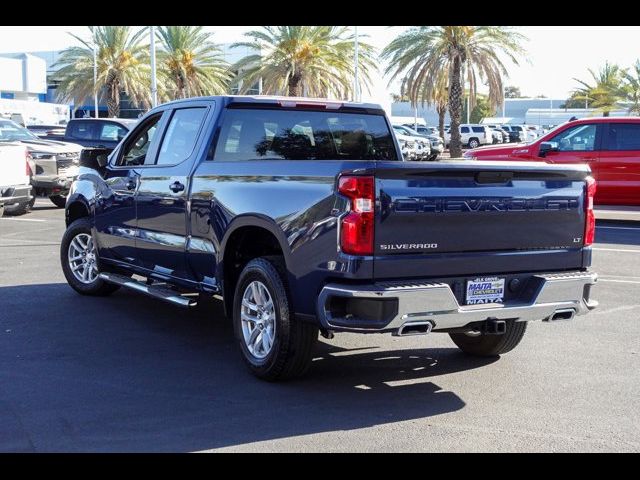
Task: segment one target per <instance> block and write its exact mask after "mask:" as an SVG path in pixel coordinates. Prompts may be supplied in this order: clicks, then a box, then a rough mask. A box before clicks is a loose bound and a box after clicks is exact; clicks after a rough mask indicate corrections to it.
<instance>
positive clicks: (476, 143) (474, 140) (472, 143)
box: [468, 138, 480, 148]
mask: <svg viewBox="0 0 640 480" xmlns="http://www.w3.org/2000/svg"><path fill="white" fill-rule="evenodd" d="M468 146H469V148H478V147H479V146H480V141H479V140H478V139H477V138H470V139H469V143H468Z"/></svg>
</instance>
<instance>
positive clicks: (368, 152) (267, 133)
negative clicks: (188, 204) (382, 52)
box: [214, 109, 398, 161]
mask: <svg viewBox="0 0 640 480" xmlns="http://www.w3.org/2000/svg"><path fill="white" fill-rule="evenodd" d="M214 159H215V160H219V161H229V160H231V161H234V160H235V161H238V160H266V159H282V160H397V159H398V158H397V156H396V149H395V143H394V140H393V137H392V135H391V131H390V130H389V127H388V126H387V122H386V121H385V117H384V116H383V115H372V114H359V113H336V112H322V111H312V110H267V109H265V110H260V109H228V110H227V111H226V112H225V116H224V121H223V125H222V129H221V133H220V138H219V140H218V144H217V146H216V150H215V155H214Z"/></svg>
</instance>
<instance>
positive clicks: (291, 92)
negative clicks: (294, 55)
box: [287, 73, 302, 97]
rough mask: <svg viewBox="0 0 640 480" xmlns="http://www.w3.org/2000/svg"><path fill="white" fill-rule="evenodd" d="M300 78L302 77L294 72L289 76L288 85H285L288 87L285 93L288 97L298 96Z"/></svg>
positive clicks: (300, 92) (299, 93)
mask: <svg viewBox="0 0 640 480" xmlns="http://www.w3.org/2000/svg"><path fill="white" fill-rule="evenodd" d="M301 80H302V78H301V77H300V75H299V74H297V73H296V74H295V75H293V76H292V77H291V78H289V85H287V87H288V92H287V95H288V96H290V97H299V96H300V95H301V94H302V91H301V90H302V89H301V87H302V85H301V83H300V82H301Z"/></svg>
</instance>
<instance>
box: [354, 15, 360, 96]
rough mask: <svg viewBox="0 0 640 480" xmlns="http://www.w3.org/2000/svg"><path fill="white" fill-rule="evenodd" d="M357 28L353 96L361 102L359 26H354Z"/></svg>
mask: <svg viewBox="0 0 640 480" xmlns="http://www.w3.org/2000/svg"><path fill="white" fill-rule="evenodd" d="M353 28H354V30H355V49H354V54H353V56H354V59H353V61H354V64H355V66H354V73H355V75H354V77H353V83H354V85H353V97H354V101H356V102H359V101H360V82H359V81H358V27H357V26H355V27H353Z"/></svg>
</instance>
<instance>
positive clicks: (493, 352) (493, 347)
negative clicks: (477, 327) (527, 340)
mask: <svg viewBox="0 0 640 480" xmlns="http://www.w3.org/2000/svg"><path fill="white" fill-rule="evenodd" d="M526 330H527V322H516V321H509V322H507V331H506V332H505V333H504V334H503V335H486V334H482V333H480V332H475V331H472V332H465V333H450V334H449V336H450V337H451V340H453V343H455V344H456V345H457V346H458V348H459V349H460V350H462V351H463V352H464V353H468V354H469V355H476V356H480V357H495V356H498V355H502V354H503V353H507V352H509V351H511V350H513V349H514V348H516V347H517V346H518V344H519V343H520V340H522V337H524V332H525V331H526Z"/></svg>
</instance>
